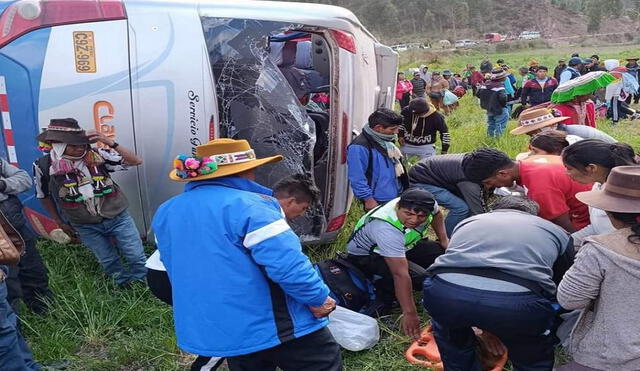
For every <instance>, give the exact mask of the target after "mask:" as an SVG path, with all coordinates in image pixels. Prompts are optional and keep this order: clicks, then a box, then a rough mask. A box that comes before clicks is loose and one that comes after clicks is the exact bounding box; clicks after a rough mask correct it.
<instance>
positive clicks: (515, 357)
mask: <svg viewBox="0 0 640 371" xmlns="http://www.w3.org/2000/svg"><path fill="white" fill-rule="evenodd" d="M423 303H424V307H425V308H426V309H427V311H428V312H429V315H430V316H431V318H432V321H431V323H432V325H433V329H434V334H435V338H436V343H437V344H438V349H439V350H440V355H441V356H442V361H443V362H444V367H445V369H446V370H447V371H480V370H481V367H480V362H479V359H478V356H477V354H476V336H475V335H474V333H473V330H472V329H471V327H478V328H480V329H482V330H486V331H488V332H490V333H492V334H494V335H496V336H497V337H498V338H500V340H501V341H502V342H503V343H504V345H505V346H506V347H507V349H508V351H509V359H510V360H511V363H512V364H513V369H514V370H515V371H529V370H531V371H543V370H544V371H550V370H551V369H553V362H554V353H553V350H554V349H553V332H552V331H551V329H552V328H553V324H554V318H555V312H554V310H553V308H552V307H551V302H550V301H549V300H547V299H545V298H542V297H540V296H538V295H536V294H534V293H532V292H494V291H485V290H477V289H472V288H468V287H463V286H459V285H455V284H452V283H449V282H447V281H445V280H443V279H440V278H438V276H436V277H433V278H428V279H426V280H425V282H424V299H423Z"/></svg>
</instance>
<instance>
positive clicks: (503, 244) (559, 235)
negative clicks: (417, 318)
mask: <svg viewBox="0 0 640 371" xmlns="http://www.w3.org/2000/svg"><path fill="white" fill-rule="evenodd" d="M537 213H538V205H536V203H535V202H533V201H531V200H528V199H526V198H523V197H513V196H508V197H503V198H501V199H499V200H498V201H497V202H496V203H495V205H494V210H493V211H492V212H490V213H486V214H480V215H475V216H472V217H471V218H468V219H465V220H464V221H463V222H462V223H460V224H459V225H458V226H457V227H456V231H455V233H454V234H453V237H452V238H451V243H450V244H449V248H448V249H447V252H446V253H445V254H444V255H442V256H440V257H439V258H438V259H437V260H436V261H435V263H434V264H433V265H432V266H431V268H429V273H430V276H431V277H430V278H428V279H427V280H425V282H424V302H423V304H424V307H425V309H427V311H428V312H429V315H430V316H431V324H432V326H433V330H434V334H435V339H436V343H437V344H438V349H439V350H440V355H441V356H442V361H443V363H444V368H445V369H446V370H447V371H472V370H473V371H479V370H481V365H480V362H479V357H478V356H477V354H476V336H475V335H474V332H473V331H472V327H477V328H480V329H482V330H483V334H482V336H481V337H483V338H484V340H485V341H489V342H490V343H493V344H494V348H496V347H495V343H496V341H495V339H494V338H493V336H491V335H489V333H491V334H493V335H495V336H496V337H498V339H500V340H501V341H502V343H504V345H505V346H506V347H507V349H508V352H509V358H510V359H511V362H512V363H513V368H514V369H515V370H551V369H552V368H553V361H554V353H553V338H554V337H553V333H552V328H553V324H554V320H555V315H556V314H555V312H554V310H553V309H552V306H551V305H552V300H553V296H554V295H555V293H556V284H557V283H558V282H559V281H560V278H561V277H562V275H563V274H564V272H565V271H566V270H567V269H568V267H569V266H570V264H571V263H572V261H573V254H572V252H573V248H572V247H573V245H572V242H571V241H570V238H569V235H567V234H566V233H565V231H564V230H562V228H560V227H558V226H556V225H554V224H552V223H550V222H549V221H546V220H543V219H541V218H539V217H537V216H535V215H536V214H537ZM487 331H488V332H489V333H487ZM499 348H500V347H497V349H494V350H493V351H491V352H492V353H494V355H497V354H501V353H503V351H497V352H496V351H495V350H498V349H499Z"/></svg>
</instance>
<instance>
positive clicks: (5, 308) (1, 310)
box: [0, 281, 40, 371]
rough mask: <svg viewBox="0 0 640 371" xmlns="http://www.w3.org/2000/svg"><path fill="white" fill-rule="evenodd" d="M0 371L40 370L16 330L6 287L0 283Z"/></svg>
mask: <svg viewBox="0 0 640 371" xmlns="http://www.w3.org/2000/svg"><path fill="white" fill-rule="evenodd" d="M0 370H3V371H25V370H36V371H37V370H40V365H38V364H37V363H35V362H34V361H33V354H31V350H30V349H29V346H28V345H27V343H26V342H25V341H24V338H23V337H22V335H21V334H20V331H19V329H18V316H16V314H15V312H14V311H13V309H12V308H11V305H9V302H8V301H7V285H6V284H5V283H4V281H3V282H0Z"/></svg>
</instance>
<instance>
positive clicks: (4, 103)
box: [0, 94, 9, 112]
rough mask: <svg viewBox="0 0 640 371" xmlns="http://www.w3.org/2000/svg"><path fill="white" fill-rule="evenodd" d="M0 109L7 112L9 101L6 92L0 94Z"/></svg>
mask: <svg viewBox="0 0 640 371" xmlns="http://www.w3.org/2000/svg"><path fill="white" fill-rule="evenodd" d="M0 111H2V112H9V101H8V100H7V95H6V94H0Z"/></svg>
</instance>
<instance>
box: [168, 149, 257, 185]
mask: <svg viewBox="0 0 640 371" xmlns="http://www.w3.org/2000/svg"><path fill="white" fill-rule="evenodd" d="M255 159H256V153H255V152H254V150H252V149H250V150H248V151H241V152H232V153H220V154H217V155H211V156H207V157H198V156H187V155H178V157H176V159H175V160H173V167H174V168H175V170H176V175H177V176H179V177H180V178H182V179H187V178H196V177H198V176H201V175H207V174H211V173H214V172H215V171H217V170H218V166H223V165H232V164H239V163H242V162H249V161H253V160H255Z"/></svg>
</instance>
